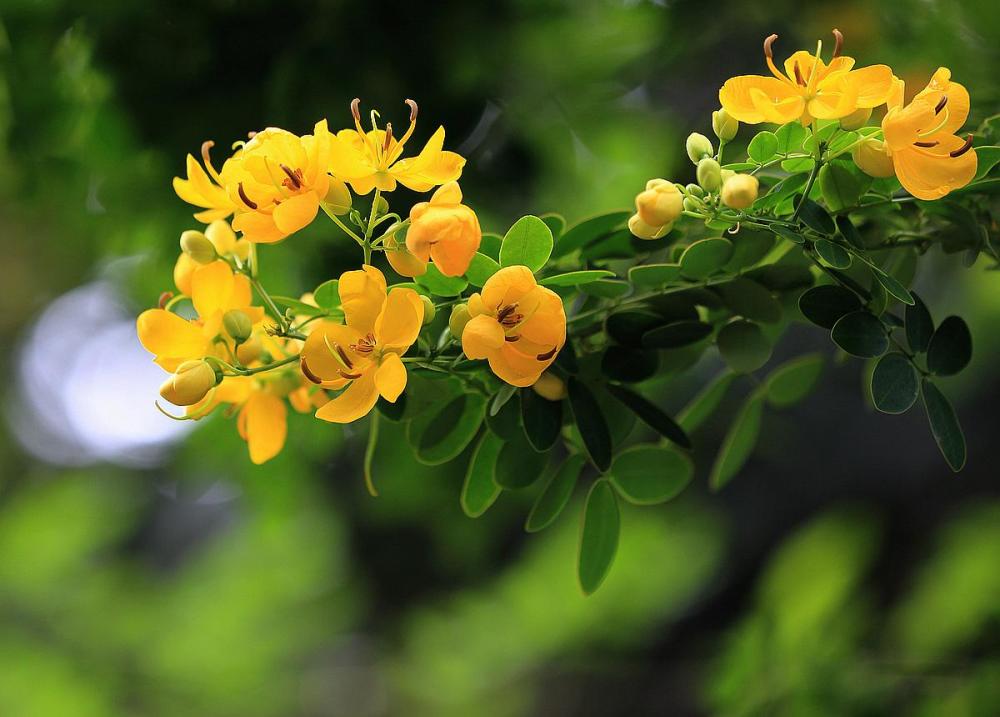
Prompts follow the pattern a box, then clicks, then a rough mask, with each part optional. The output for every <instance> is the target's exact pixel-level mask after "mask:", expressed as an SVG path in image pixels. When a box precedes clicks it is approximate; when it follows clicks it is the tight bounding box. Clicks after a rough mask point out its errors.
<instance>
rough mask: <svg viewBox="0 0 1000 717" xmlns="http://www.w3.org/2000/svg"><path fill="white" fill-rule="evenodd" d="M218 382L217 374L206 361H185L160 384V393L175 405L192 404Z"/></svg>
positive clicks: (203, 396)
mask: <svg viewBox="0 0 1000 717" xmlns="http://www.w3.org/2000/svg"><path fill="white" fill-rule="evenodd" d="M218 383H219V376H218V375H217V374H216V373H215V369H213V368H212V367H211V366H210V365H209V364H208V362H207V361H205V360H204V359H198V360H196V361H185V362H184V363H182V364H181V365H180V366H178V367H177V371H176V372H175V373H174V375H173V376H171V377H170V378H168V379H167V380H166V381H164V382H163V385H162V386H160V395H161V396H163V398H165V399H166V400H168V401H170V402H171V403H172V404H174V405H175V406H193V405H194V404H196V403H198V401H200V400H201V399H203V398H205V394H207V393H208V392H209V391H211V390H212V389H213V388H215V386H216V384H218Z"/></svg>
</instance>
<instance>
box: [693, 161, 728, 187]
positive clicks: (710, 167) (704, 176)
mask: <svg viewBox="0 0 1000 717" xmlns="http://www.w3.org/2000/svg"><path fill="white" fill-rule="evenodd" d="M697 175H698V184H700V185H701V186H702V188H703V189H704V190H705V191H706V192H715V191H717V190H718V189H719V187H721V186H722V167H720V166H719V163H718V162H716V161H715V160H714V159H712V158H711V157H705V158H704V159H703V160H701V161H700V162H698V172H697Z"/></svg>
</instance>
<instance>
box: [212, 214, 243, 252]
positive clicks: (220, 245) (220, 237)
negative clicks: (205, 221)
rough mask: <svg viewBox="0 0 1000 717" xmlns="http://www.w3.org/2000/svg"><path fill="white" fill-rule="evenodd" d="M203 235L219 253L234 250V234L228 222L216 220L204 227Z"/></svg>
mask: <svg viewBox="0 0 1000 717" xmlns="http://www.w3.org/2000/svg"><path fill="white" fill-rule="evenodd" d="M205 236H206V237H208V240H209V241H210V242H212V246H214V247H215V250H216V251H217V252H219V254H222V255H225V254H232V253H233V252H235V251H236V234H235V233H234V232H233V230H232V228H230V226H229V222H226V221H221V220H217V221H214V222H212V223H211V224H209V225H208V226H207V227H205Z"/></svg>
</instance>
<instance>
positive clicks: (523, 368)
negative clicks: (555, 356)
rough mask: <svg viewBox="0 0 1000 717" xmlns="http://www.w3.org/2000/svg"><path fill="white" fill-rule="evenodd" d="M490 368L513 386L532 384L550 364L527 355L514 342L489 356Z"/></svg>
mask: <svg viewBox="0 0 1000 717" xmlns="http://www.w3.org/2000/svg"><path fill="white" fill-rule="evenodd" d="M489 361H490V369H491V370H492V371H493V373H495V374H496V375H497V376H499V377H500V378H501V379H503V380H504V381H506V382H507V383H509V384H510V385H512V386H520V387H522V388H523V387H525V386H530V385H531V384H533V383H534V382H535V381H537V380H538V377H539V376H540V375H541V373H542V371H544V370H545V369H546V368H547V367H548V364H549V363H551V362H547V363H543V362H541V361H537V360H535V358H534V357H533V356H526V355H524V354H522V353H521V352H520V351H518V350H517V349H516V348H514V344H505V345H504V346H503V347H502V348H501V349H500V350H499V351H494V352H493V353H492V354H490V356H489Z"/></svg>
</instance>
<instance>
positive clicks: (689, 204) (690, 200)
mask: <svg viewBox="0 0 1000 717" xmlns="http://www.w3.org/2000/svg"><path fill="white" fill-rule="evenodd" d="M704 207H705V205H704V204H702V203H701V202H700V201H699V200H697V199H695V198H694V197H684V211H686V212H700V211H701V210H702V209H703V208H704Z"/></svg>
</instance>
